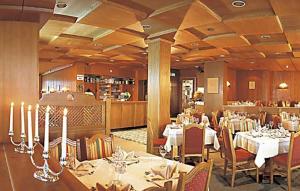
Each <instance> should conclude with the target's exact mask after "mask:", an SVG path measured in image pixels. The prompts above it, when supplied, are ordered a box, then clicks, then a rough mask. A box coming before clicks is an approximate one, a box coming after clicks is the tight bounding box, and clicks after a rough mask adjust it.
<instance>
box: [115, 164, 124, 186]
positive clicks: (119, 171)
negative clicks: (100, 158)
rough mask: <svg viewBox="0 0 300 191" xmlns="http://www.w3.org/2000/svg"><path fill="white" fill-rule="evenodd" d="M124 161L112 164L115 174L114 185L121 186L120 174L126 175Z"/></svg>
mask: <svg viewBox="0 0 300 191" xmlns="http://www.w3.org/2000/svg"><path fill="white" fill-rule="evenodd" d="M126 166H127V165H126V161H115V162H114V169H115V173H116V179H115V180H114V181H113V183H114V184H115V185H118V184H119V185H122V182H121V180H120V176H121V174H125V173H126Z"/></svg>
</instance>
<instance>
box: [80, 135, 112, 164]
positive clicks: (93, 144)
mask: <svg viewBox="0 0 300 191" xmlns="http://www.w3.org/2000/svg"><path fill="white" fill-rule="evenodd" d="M85 145H86V154H87V160H95V159H100V158H105V157H110V156H112V153H113V149H114V141H113V135H112V134H111V135H110V136H107V135H104V134H96V135H94V136H92V137H91V138H85Z"/></svg>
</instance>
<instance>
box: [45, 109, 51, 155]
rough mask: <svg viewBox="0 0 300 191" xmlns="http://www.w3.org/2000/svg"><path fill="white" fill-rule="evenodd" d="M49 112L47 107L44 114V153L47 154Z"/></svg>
mask: <svg viewBox="0 0 300 191" xmlns="http://www.w3.org/2000/svg"><path fill="white" fill-rule="evenodd" d="M49 111H50V107H49V106H47V108H46V114H45V137H44V153H48V151H49Z"/></svg>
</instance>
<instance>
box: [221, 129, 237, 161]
mask: <svg viewBox="0 0 300 191" xmlns="http://www.w3.org/2000/svg"><path fill="white" fill-rule="evenodd" d="M222 135H223V142H224V143H223V144H224V153H225V159H227V160H229V161H232V162H233V163H235V162H236V155H235V149H234V146H233V140H232V134H231V131H230V129H229V128H223V130H222Z"/></svg>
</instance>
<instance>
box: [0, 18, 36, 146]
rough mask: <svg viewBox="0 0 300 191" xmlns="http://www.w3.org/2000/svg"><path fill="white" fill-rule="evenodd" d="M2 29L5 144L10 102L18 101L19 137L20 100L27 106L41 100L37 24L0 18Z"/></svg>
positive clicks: (0, 105)
mask: <svg viewBox="0 0 300 191" xmlns="http://www.w3.org/2000/svg"><path fill="white" fill-rule="evenodd" d="M0 29H1V30H0V99H1V100H0V143H3V142H7V141H8V140H9V139H8V138H9V137H8V129H9V107H10V103H11V102H14V103H15V107H14V132H15V137H16V138H17V139H16V140H18V138H19V137H20V128H21V127H20V118H21V117H20V104H21V102H22V101H24V102H25V106H26V109H27V106H28V104H32V105H35V104H36V103H37V101H38V97H39V85H38V84H39V70H38V68H39V67H38V49H37V47H38V36H39V34H38V24H37V23H29V22H13V21H0ZM25 113H26V112H25ZM25 116H26V114H25ZM33 119H34V117H33ZM25 124H27V123H25ZM26 127H27V125H26ZM26 133H27V128H26Z"/></svg>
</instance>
